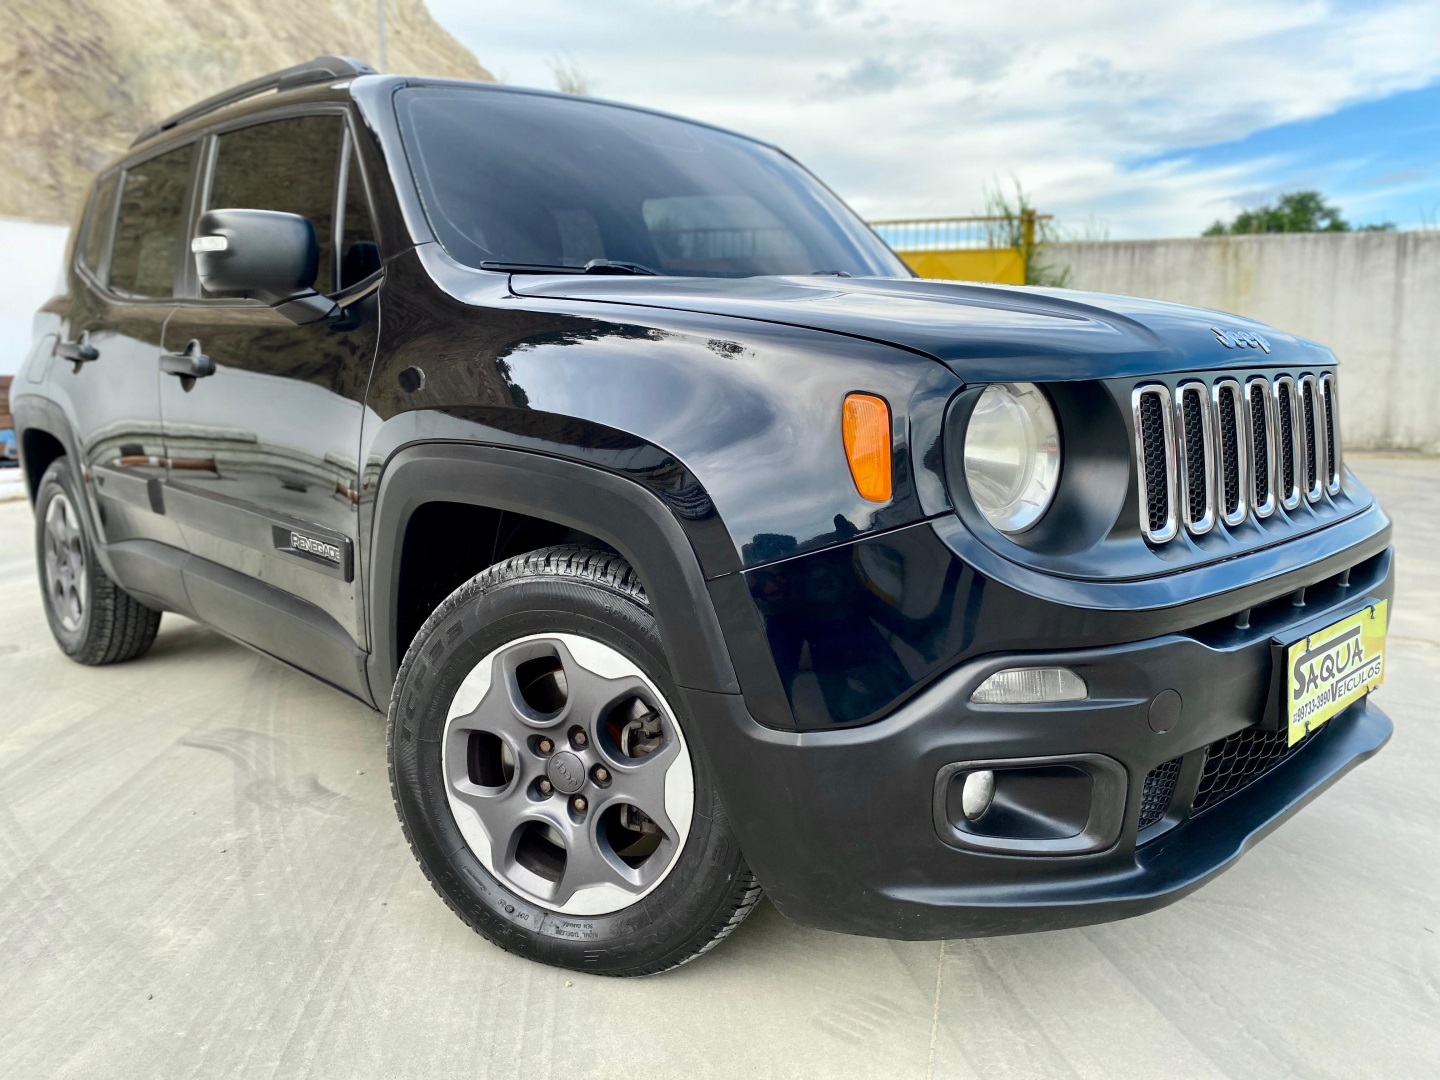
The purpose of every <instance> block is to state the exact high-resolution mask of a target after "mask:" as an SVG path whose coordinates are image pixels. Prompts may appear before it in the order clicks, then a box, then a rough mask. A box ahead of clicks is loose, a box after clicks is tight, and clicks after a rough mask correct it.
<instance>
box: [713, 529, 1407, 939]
mask: <svg viewBox="0 0 1440 1080" xmlns="http://www.w3.org/2000/svg"><path fill="white" fill-rule="evenodd" d="M1392 592H1393V560H1392V556H1391V553H1390V552H1389V551H1388V550H1385V551H1382V552H1381V553H1379V554H1377V555H1373V556H1371V557H1369V558H1367V559H1365V560H1364V561H1363V562H1362V563H1360V564H1358V565H1356V566H1355V568H1354V571H1353V573H1352V574H1351V575H1349V576H1348V577H1345V578H1341V579H1338V580H1327V581H1325V582H1323V583H1315V584H1313V585H1312V586H1311V587H1310V588H1309V589H1308V590H1307V592H1306V593H1305V594H1304V595H1303V603H1304V606H1303V607H1300V606H1297V605H1298V604H1299V603H1300V602H1301V600H1302V597H1301V596H1295V597H1287V598H1280V599H1276V600H1274V601H1272V602H1270V603H1268V604H1265V605H1263V606H1260V607H1256V608H1254V609H1250V610H1248V611H1247V612H1246V614H1245V615H1243V616H1240V617H1238V618H1237V617H1232V618H1230V619H1229V620H1219V621H1214V622H1211V623H1208V624H1206V625H1203V626H1200V627H1196V628H1193V629H1192V630H1190V631H1188V632H1183V633H1181V632H1177V633H1169V634H1165V635H1162V636H1159V637H1155V638H1151V639H1148V640H1144V641H1140V642H1133V643H1128V644H1119V645H1104V646H1098V647H1095V648H1090V649H1084V650H1066V651H1063V652H1047V653H1040V652H1023V653H1005V654H999V655H994V654H992V655H988V656H985V657H981V658H978V659H975V660H972V661H969V662H966V663H963V664H961V665H959V666H958V667H956V668H954V669H953V670H950V671H949V672H947V673H946V674H945V675H943V676H942V677H941V678H939V679H938V680H936V681H935V682H933V683H931V684H930V685H929V686H928V687H927V688H926V689H924V690H923V691H922V692H920V693H919V694H918V695H916V696H915V697H912V698H911V699H910V700H908V701H907V702H906V703H905V704H904V705H902V706H900V707H899V708H898V709H896V710H895V711H894V712H892V713H891V714H890V715H888V716H886V717H885V718H883V719H881V720H879V721H876V722H874V723H870V724H865V725H862V726H857V727H851V728H846V729H842V730H831V731H812V732H793V731H779V730H775V729H772V728H768V727H765V726H762V725H761V724H758V723H756V722H755V720H754V719H752V718H751V716H750V715H749V713H748V712H747V711H746V709H745V706H744V703H743V699H741V698H740V697H738V696H728V695H718V694H705V693H700V692H687V693H688V696H689V704H690V708H691V712H692V715H694V716H695V717H696V719H697V721H699V722H700V731H701V732H702V733H703V742H704V747H705V751H706V753H707V755H708V757H709V758H710V760H711V763H712V765H713V768H714V771H715V774H716V777H717V783H718V784H719V787H720V793H721V796H722V798H723V800H724V802H725V804H726V806H727V808H728V809H729V810H730V813H731V817H732V819H733V820H734V824H735V829H736V832H737V834H738V835H739V838H740V842H741V845H742V847H743V848H744V851H745V853H746V856H747V858H748V859H749V861H750V864H751V866H752V867H753V868H754V870H755V872H756V874H757V875H758V876H759V878H760V880H761V882H762V884H763V885H764V886H765V888H766V891H767V892H768V893H769V895H770V897H771V899H772V901H773V902H774V903H775V905H776V906H777V907H778V908H779V909H780V910H781V911H782V912H783V913H784V914H786V915H787V916H789V917H791V918H792V919H795V920H796V921H798V922H801V923H804V924H807V925H812V926H817V927H822V928H825V929H831V930H837V931H843V932H849V933H857V934H866V935H873V936H879V937H893V938H907V939H933V938H941V937H951V936H976V935H987V934H1004V933H1017V932H1026V931H1035V930H1053V929H1059V928H1063V927H1069V926H1078V925H1084V924H1088V923H1093V922H1100V921H1105V920H1110V919H1116V918H1124V917H1128V916H1131V915H1137V914H1140V913H1143V912H1145V911H1149V910H1153V909H1155V908H1158V907H1162V906H1164V905H1165V904H1168V903H1171V902H1173V901H1175V900H1177V899H1179V898H1181V897H1182V896H1184V895H1186V894H1187V893H1188V892H1190V891H1192V890H1194V889H1196V888H1198V887H1199V886H1200V885H1202V884H1204V883H1205V882H1206V881H1207V880H1209V879H1210V878H1211V877H1214V876H1215V875H1216V874H1218V873H1220V872H1221V871H1223V870H1224V869H1225V868H1226V867H1227V866H1229V865H1230V864H1231V863H1233V862H1234V861H1235V860H1236V859H1237V858H1238V857H1239V856H1240V854H1241V853H1242V852H1244V851H1245V850H1246V848H1248V847H1249V846H1250V845H1251V844H1252V843H1254V842H1255V841H1256V840H1258V839H1259V838H1261V837H1262V836H1264V835H1265V834H1266V833H1268V832H1269V831H1270V830H1272V829H1274V828H1275V827H1276V826H1278V825H1279V824H1280V823H1281V822H1282V821H1284V820H1285V819H1286V818H1287V817H1289V816H1290V815H1291V814H1293V813H1294V812H1295V811H1297V810H1298V809H1299V808H1300V807H1301V806H1303V805H1304V804H1305V803H1307V802H1308V801H1309V800H1310V799H1312V798H1314V797H1315V796H1316V795H1318V794H1319V793H1320V792H1321V791H1323V790H1324V789H1325V788H1326V787H1328V786H1329V785H1331V784H1332V783H1334V782H1335V781H1336V780H1338V779H1339V778H1340V777H1341V776H1342V775H1344V774H1345V773H1346V772H1347V771H1349V770H1350V769H1351V768H1353V767H1354V766H1355V765H1357V764H1359V763H1360V762H1361V761H1363V760H1365V759H1366V758H1368V757H1369V756H1371V755H1372V754H1374V753H1375V752H1376V751H1378V750H1379V749H1380V747H1381V746H1383V745H1384V744H1385V742H1386V740H1387V739H1388V738H1389V736H1390V733H1391V723H1390V721H1389V719H1388V718H1387V717H1386V716H1385V715H1384V713H1382V712H1381V711H1380V710H1379V709H1378V708H1376V707H1375V706H1374V705H1372V704H1369V703H1368V702H1360V703H1358V704H1356V705H1354V706H1352V707H1351V708H1349V709H1348V710H1346V711H1345V712H1344V713H1342V714H1340V715H1339V716H1337V717H1335V718H1333V719H1332V720H1330V721H1329V723H1327V724H1326V725H1325V726H1324V727H1322V728H1320V729H1319V730H1318V731H1317V733H1316V734H1315V735H1313V736H1312V737H1311V738H1309V739H1307V740H1306V741H1305V742H1304V743H1302V744H1301V745H1300V746H1298V747H1295V748H1294V749H1293V750H1292V751H1289V752H1288V753H1286V754H1285V755H1284V756H1283V757H1281V758H1280V759H1279V760H1278V763H1273V764H1271V766H1270V767H1269V768H1268V769H1267V770H1265V771H1257V773H1256V774H1255V775H1254V776H1253V778H1248V779H1249V782H1248V783H1246V784H1245V785H1244V786H1241V787H1239V788H1238V789H1237V790H1234V791H1233V793H1229V794H1228V795H1227V796H1226V797H1224V798H1216V797H1215V792H1214V791H1213V790H1212V791H1211V792H1210V794H1209V796H1207V797H1206V798H1208V801H1206V798H1200V799H1198V800H1197V792H1199V791H1200V790H1201V787H1202V774H1203V772H1204V768H1205V765H1206V760H1207V755H1209V754H1210V753H1211V752H1212V751H1211V747H1218V745H1219V744H1220V743H1221V742H1222V741H1223V740H1225V739H1226V737H1227V736H1232V735H1234V734H1235V733H1237V732H1247V733H1248V732H1252V731H1253V730H1254V729H1255V727H1256V725H1259V724H1263V723H1265V722H1266V721H1267V720H1268V721H1270V722H1272V723H1273V721H1274V716H1273V709H1274V705H1273V704H1272V703H1278V696H1279V695H1278V687H1277V686H1276V685H1275V684H1274V683H1273V682H1272V654H1271V641H1272V639H1273V638H1275V637H1276V636H1282V637H1283V636H1284V634H1285V633H1286V629H1287V628H1288V627H1290V626H1292V625H1294V624H1297V623H1300V622H1304V621H1309V620H1312V619H1315V618H1317V617H1319V616H1321V615H1326V614H1329V613H1331V612H1333V613H1334V614H1335V617H1337V618H1338V617H1340V616H1341V615H1343V614H1346V613H1348V611H1349V610H1351V609H1353V608H1354V607H1355V606H1356V605H1357V604H1358V603H1359V601H1360V600H1361V598H1363V597H1376V598H1389V597H1390V596H1391V594H1392ZM1049 663H1059V664H1064V665H1065V666H1068V667H1071V668H1073V669H1075V670H1076V671H1078V672H1079V673H1080V674H1081V675H1082V676H1083V677H1084V678H1085V679H1086V681H1087V683H1088V685H1089V687H1090V692H1091V697H1090V699H1089V700H1086V701H1081V702H1071V703H1065V704H1057V705H1049V706H1023V707H996V706H976V705H973V704H971V703H970V700H969V699H970V693H971V691H972V690H973V689H974V687H975V686H977V685H978V684H979V683H980V682H981V681H983V679H984V678H985V677H986V676H987V675H989V674H990V673H991V672H993V671H995V670H998V669H999V668H1002V667H1012V666H1021V665H1044V664H1049ZM1167 691H1174V692H1176V693H1178V694H1179V696H1180V698H1181V700H1182V703H1183V704H1182V707H1181V710H1180V714H1179V717H1178V720H1176V721H1175V722H1174V723H1173V726H1170V727H1169V728H1168V730H1164V731H1156V730H1155V729H1154V726H1152V703H1153V702H1154V701H1155V699H1156V697H1157V696H1159V695H1161V694H1162V693H1164V692H1167ZM1162 726H1163V725H1162ZM1217 753H1218V750H1217ZM1030 758H1046V759H1051V760H1062V761H1063V760H1066V759H1072V760H1077V761H1079V760H1082V759H1087V760H1094V759H1097V758H1100V759H1104V760H1105V761H1106V762H1108V763H1110V764H1109V765H1107V768H1110V767H1111V766H1114V768H1113V770H1112V771H1113V772H1114V773H1115V774H1116V775H1118V776H1120V778H1121V780H1120V782H1119V784H1118V785H1111V786H1110V787H1109V788H1108V789H1107V790H1108V791H1109V792H1110V793H1111V794H1113V797H1114V798H1115V799H1116V804H1115V808H1114V811H1113V815H1112V816H1116V817H1118V819H1119V820H1118V823H1116V825H1115V829H1114V831H1113V834H1112V835H1110V836H1107V837H1106V839H1105V842H1104V846H1103V848H1101V849H1097V850H1092V851H1087V852H1085V853H1082V854H1066V853H1058V854H1057V853H1055V852H1054V851H1053V850H1052V851H1050V852H1044V853H1042V852H1040V851H1038V850H1037V851H1036V852H1035V853H1024V852H1013V851H1012V852H1009V853H1003V854H1001V853H996V852H993V851H982V850H975V849H973V848H969V847H966V846H965V845H964V844H963V843H959V844H957V842H956V838H955V836H954V835H953V834H949V833H948V832H947V829H946V828H945V822H944V820H943V814H941V813H937V805H938V801H939V799H940V796H939V795H937V784H936V781H937V777H939V776H942V775H943V773H944V771H945V769H946V767H947V766H953V765H954V764H955V763H957V762H975V761H985V760H995V759H1002V760H1008V759H1030ZM1172 762H1173V763H1176V765H1175V766H1174V769H1175V770H1176V773H1175V776H1176V778H1175V782H1174V785H1173V787H1171V788H1168V789H1166V793H1165V794H1164V796H1163V797H1164V800H1165V802H1164V805H1163V806H1162V807H1160V812H1159V813H1158V815H1157V812H1156V808H1155V806H1154V805H1153V793H1152V805H1151V806H1149V807H1146V806H1144V805H1143V804H1144V802H1145V799H1144V796H1145V780H1146V777H1147V776H1148V775H1149V774H1150V773H1151V771H1152V770H1155V769H1157V767H1161V766H1165V765H1166V763H1172ZM1102 786H1103V785H1098V784H1097V785H1096V790H1097V792H1099V791H1100V790H1101V787H1102ZM1117 790H1118V794H1114V792H1116V791H1117ZM1107 797H1109V796H1107ZM1142 810H1143V811H1144V813H1145V818H1146V822H1147V824H1145V825H1144V827H1143V828H1142V823H1141V817H1142Z"/></svg>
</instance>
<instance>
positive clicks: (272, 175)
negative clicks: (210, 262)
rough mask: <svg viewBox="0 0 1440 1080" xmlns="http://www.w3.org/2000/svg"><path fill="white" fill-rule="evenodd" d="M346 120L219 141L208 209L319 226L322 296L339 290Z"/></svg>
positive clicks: (269, 126)
mask: <svg viewBox="0 0 1440 1080" xmlns="http://www.w3.org/2000/svg"><path fill="white" fill-rule="evenodd" d="M344 131H345V126H344V120H343V119H342V118H341V117H339V116H335V115H325V116H298V117H295V118H293V119H289V120H272V121H270V122H269V123H265V124H255V125H254V126H252V127H246V128H240V129H239V130H237V131H227V132H226V133H225V134H223V135H221V136H220V137H219V139H218V140H217V141H218V144H219V145H218V146H217V147H216V152H215V172H214V179H213V180H212V181H211V184H210V197H209V199H208V200H207V201H206V207H207V209H212V210H278V211H281V212H283V213H287V214H299V215H300V216H302V217H306V218H309V219H310V224H311V225H313V226H315V240H316V242H317V243H318V244H319V245H320V269H319V272H318V273H317V274H316V275H315V288H316V289H317V290H318V291H319V292H326V293H328V292H333V291H334V289H335V250H334V243H335V231H334V230H335V192H336V183H337V181H338V179H339V178H338V175H337V172H338V168H339V162H340V146H341V139H342V137H343V135H344Z"/></svg>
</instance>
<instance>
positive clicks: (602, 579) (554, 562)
mask: <svg viewBox="0 0 1440 1080" xmlns="http://www.w3.org/2000/svg"><path fill="white" fill-rule="evenodd" d="M533 577H559V578H569V579H572V580H575V581H582V582H584V583H586V584H587V585H592V586H598V587H600V588H603V589H606V590H608V591H610V592H613V593H615V594H617V595H619V596H621V597H623V598H625V599H627V600H629V601H631V602H632V603H635V604H637V605H639V606H640V607H642V608H644V609H645V610H646V611H647V612H648V611H649V607H650V605H649V600H648V599H647V597H646V595H645V587H644V585H642V584H641V582H640V577H639V575H638V574H636V573H635V569H634V568H633V567H632V566H631V565H630V564H629V563H628V562H627V561H626V560H625V559H624V558H623V557H622V556H621V555H619V554H617V553H616V552H613V551H608V550H605V549H603V548H598V547H592V546H590V545H585V544H557V545H553V546H551V547H544V548H538V549H537V550H535V551H530V552H526V553H524V554H522V555H516V556H514V557H513V558H510V559H506V560H504V561H503V562H498V563H496V564H495V565H493V566H490V567H488V568H487V569H485V570H482V571H481V572H480V573H478V574H476V575H475V576H474V577H473V578H471V579H470V580H469V581H467V582H466V583H465V584H463V585H461V586H460V587H459V588H458V589H456V590H455V591H454V592H453V593H451V594H450V596H449V597H447V598H446V599H445V600H444V602H442V603H441V604H440V606H439V607H437V608H436V609H435V610H434V611H433V612H431V614H430V617H429V618H428V619H426V620H425V623H424V625H423V626H421V628H420V630H419V631H418V632H417V633H416V635H415V638H414V640H413V641H412V642H411V643H410V648H409V649H408V650H407V652H406V654H405V659H404V662H403V663H402V664H401V666H400V671H399V673H398V674H397V676H396V679H395V684H396V686H397V687H398V686H400V685H401V684H402V683H403V682H404V681H405V676H406V674H407V672H408V670H409V668H410V666H411V665H412V664H413V663H415V662H416V660H417V657H418V655H419V653H420V651H421V643H424V642H426V641H428V640H429V637H430V633H431V631H432V630H433V629H434V627H435V626H436V625H437V624H438V623H439V622H441V621H442V620H443V619H444V618H445V617H446V616H447V615H448V614H449V613H450V612H451V611H452V610H453V609H454V608H455V607H458V606H461V605H464V604H468V603H471V602H473V601H474V600H476V599H478V598H479V597H480V596H482V595H484V594H485V593H486V592H487V591H489V590H491V589H494V588H497V587H498V586H500V585H503V584H505V583H506V582H510V581H514V580H517V579H521V578H533ZM398 705H399V695H398V694H392V696H391V699H390V709H389V723H388V724H387V734H386V744H387V745H386V758H387V759H388V761H389V776H390V793H391V795H392V797H393V798H394V800H395V808H396V815H397V816H398V817H399V819H400V828H401V830H402V831H403V832H404V834H405V842H406V843H407V844H409V845H410V851H411V853H412V854H413V855H414V856H415V861H416V862H417V863H419V864H420V868H421V870H422V871H423V872H424V874H425V878H426V880H427V881H429V882H430V887H431V888H432V889H434V890H435V893H436V895H438V896H439V897H440V899H441V900H443V901H444V902H445V905H446V906H447V907H448V908H449V909H450V910H451V911H453V912H454V913H455V914H456V916H458V917H459V918H460V919H461V920H462V921H464V922H465V923H466V924H467V925H469V926H471V927H472V928H473V929H474V930H476V931H477V932H478V933H480V934H481V935H482V936H484V937H485V938H486V939H487V940H488V941H490V942H491V943H492V944H493V945H495V946H496V947H498V948H500V949H502V950H503V951H505V952H508V953H514V954H516V955H525V954H524V953H522V952H520V951H519V950H517V949H514V948H511V947H510V945H508V944H507V943H506V942H505V941H503V940H498V939H497V938H496V937H494V936H493V935H491V934H489V933H487V932H486V930H485V928H484V927H482V926H479V925H477V924H476V923H475V921H474V920H473V919H471V918H470V917H469V916H468V915H467V914H466V912H464V911H462V910H461V909H460V908H459V907H458V906H457V905H456V904H455V902H454V901H453V900H452V899H451V898H450V896H449V894H448V893H447V892H446V890H445V889H444V887H443V886H442V885H441V883H440V882H439V881H438V880H437V879H436V877H435V875H434V874H432V873H431V871H430V867H429V866H428V865H426V862H425V860H424V858H422V856H421V852H420V848H419V847H418V846H417V844H416V842H415V837H414V836H413V835H412V834H411V830H410V825H409V823H408V822H407V821H406V820H405V815H404V814H402V813H400V812H399V810H400V801H401V798H400V790H399V787H398V785H397V782H396V776H395V745H394V741H395V732H396V730H397V728H398V726H399V725H398V724H397V722H396V712H397V709H398ZM719 812H720V814H722V815H723V814H724V808H723V807H721V808H720V811H719ZM764 895H765V893H764V889H763V888H762V887H761V885H760V883H759V881H758V880H757V879H756V877H755V875H754V874H753V873H752V872H751V870H750V868H749V866H748V865H747V864H746V863H745V862H744V859H743V858H742V859H741V860H740V866H739V869H738V872H737V873H736V874H735V875H734V876H733V878H732V880H731V882H730V888H729V889H728V890H727V892H726V893H725V895H724V896H723V898H722V899H721V900H720V901H719V902H718V903H717V904H716V907H715V910H714V912H713V914H712V916H711V917H710V918H709V919H708V920H707V922H706V923H705V924H704V925H703V926H701V927H700V928H699V929H698V930H697V931H696V932H695V933H694V934H692V935H691V936H690V937H689V938H687V939H686V940H685V941H684V942H682V943H681V944H680V945H678V946H677V947H676V948H674V949H672V950H671V952H670V953H669V954H667V955H666V956H664V957H662V958H661V959H660V960H657V961H654V962H651V963H649V964H645V965H640V966H635V967H627V968H612V969H596V970H594V971H593V972H592V974H596V975H607V976H619V977H635V976H643V975H658V974H660V973H661V972H665V971H670V970H672V969H674V968H677V967H679V966H680V965H682V964H687V963H689V962H690V961H691V960H695V959H697V958H698V957H700V956H703V955H704V954H705V953H707V952H709V951H710V950H711V949H713V948H714V947H715V946H716V945H719V944H720V942H722V941H724V940H725V938H727V937H729V936H730V934H731V933H733V932H734V930H735V928H736V927H737V926H739V925H740V924H741V923H742V922H744V921H745V919H746V917H747V916H749V914H750V913H751V912H752V911H754V910H755V908H756V906H757V905H758V904H759V903H760V901H761V899H763V897H764Z"/></svg>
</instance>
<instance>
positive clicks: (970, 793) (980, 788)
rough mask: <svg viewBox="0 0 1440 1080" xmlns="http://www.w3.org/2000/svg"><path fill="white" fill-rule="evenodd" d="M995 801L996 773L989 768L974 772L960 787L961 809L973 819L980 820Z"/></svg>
mask: <svg viewBox="0 0 1440 1080" xmlns="http://www.w3.org/2000/svg"><path fill="white" fill-rule="evenodd" d="M994 801H995V774H994V773H993V772H991V771H990V770H989V769H981V770H980V771H979V772H972V773H971V774H970V775H969V776H967V777H965V786H964V787H962V788H961V789H960V809H961V811H962V812H963V813H964V814H965V816H966V817H967V818H969V819H970V820H971V821H978V820H979V819H980V817H981V816H982V815H983V814H984V813H985V811H986V810H989V809H990V804H991V803H992V802H994Z"/></svg>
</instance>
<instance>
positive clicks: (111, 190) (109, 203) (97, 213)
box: [80, 172, 120, 277]
mask: <svg viewBox="0 0 1440 1080" xmlns="http://www.w3.org/2000/svg"><path fill="white" fill-rule="evenodd" d="M119 191H120V174H119V173H118V172H117V173H111V174H110V175H109V176H107V177H106V178H105V179H104V180H102V181H100V188H99V190H98V191H96V192H95V201H94V202H93V203H91V204H90V217H89V218H88V219H87V220H86V222H85V244H84V247H83V248H82V249H81V252H80V261H81V262H82V263H83V264H84V265H85V269H87V270H89V271H90V273H92V274H94V275H95V276H96V277H99V276H100V260H101V259H102V258H103V257H104V255H105V243H106V241H108V240H109V239H110V225H111V224H112V222H113V221H114V218H115V196H116V195H117V194H118V193H119Z"/></svg>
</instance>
